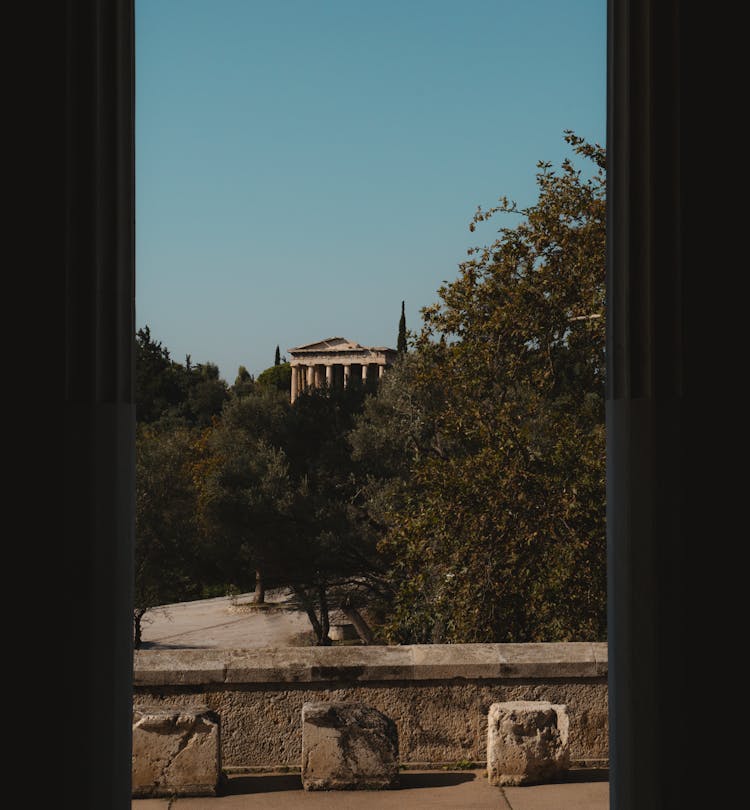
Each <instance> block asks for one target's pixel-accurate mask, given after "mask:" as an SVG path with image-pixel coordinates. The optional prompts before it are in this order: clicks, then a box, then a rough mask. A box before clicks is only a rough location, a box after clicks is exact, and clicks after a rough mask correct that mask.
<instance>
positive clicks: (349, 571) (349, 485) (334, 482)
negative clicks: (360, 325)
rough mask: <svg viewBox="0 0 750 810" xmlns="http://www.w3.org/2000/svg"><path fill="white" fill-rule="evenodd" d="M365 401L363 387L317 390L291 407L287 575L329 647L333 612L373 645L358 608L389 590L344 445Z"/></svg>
mask: <svg viewBox="0 0 750 810" xmlns="http://www.w3.org/2000/svg"><path fill="white" fill-rule="evenodd" d="M366 398H367V393H366V391H364V390H363V389H362V388H349V389H345V390H338V389H333V390H327V389H314V390H312V391H309V392H304V393H303V394H301V395H300V397H298V398H297V399H296V400H295V403H294V406H293V407H292V416H293V419H292V422H291V430H292V433H291V436H290V438H289V442H288V445H287V447H288V459H289V465H290V474H291V475H292V477H293V479H294V481H295V484H296V492H295V497H294V499H293V503H292V519H293V531H294V533H295V543H296V545H295V553H294V556H293V558H291V559H290V560H289V562H288V563H287V567H286V570H285V572H284V577H285V581H286V582H287V583H288V584H289V585H290V587H291V588H292V590H293V592H294V594H295V596H296V597H297V602H298V605H299V606H300V607H301V608H302V609H303V610H305V612H306V613H307V615H308V618H309V619H310V624H311V625H312V627H313V630H314V632H315V636H316V643H317V644H321V645H326V644H330V639H329V637H328V630H329V613H330V610H331V609H332V608H333V607H337V608H340V609H341V610H342V611H343V612H344V613H345V614H346V615H348V616H350V617H351V618H352V620H353V621H354V623H355V626H357V627H358V632H359V633H360V635H361V637H362V640H363V641H364V642H365V643H371V642H372V639H373V634H372V631H371V630H370V629H369V626H368V624H367V622H366V620H365V619H364V617H363V616H362V614H361V613H360V609H361V608H364V607H367V608H369V609H370V610H380V609H382V605H383V603H384V602H385V601H387V599H388V597H389V595H390V593H391V590H390V585H389V583H388V579H387V572H386V569H385V567H384V566H383V565H382V562H381V559H380V555H379V554H378V552H377V541H378V533H377V531H376V530H375V527H374V525H373V523H372V522H371V521H370V520H369V518H368V516H367V513H366V512H365V510H364V509H363V506H364V499H363V490H362V488H361V486H360V481H359V476H358V474H357V470H356V464H355V462H354V461H353V460H352V457H351V450H350V447H349V444H348V442H347V436H348V434H349V432H350V431H351V429H352V427H353V425H354V420H355V418H356V415H357V414H358V413H360V412H361V410H362V407H363V403H364V401H365V399H366Z"/></svg>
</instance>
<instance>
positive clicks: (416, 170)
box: [136, 0, 606, 383]
mask: <svg viewBox="0 0 750 810" xmlns="http://www.w3.org/2000/svg"><path fill="white" fill-rule="evenodd" d="M605 56H606V2H605V0H566V2H560V0H544V2H542V0H515V2H507V0H475V1H474V2H470V3H465V2H460V0H452V1H451V2H446V1H445V0H366V1H365V0H317V2H313V0H307V1H304V0H263V2H261V0H136V184H137V191H136V278H137V293H136V305H137V308H136V322H137V325H138V326H143V325H144V324H148V325H149V326H150V327H151V331H152V334H153V335H154V336H155V337H156V338H157V339H159V340H161V341H162V342H163V343H164V344H165V345H166V346H167V347H168V348H169V349H170V351H171V353H172V356H173V357H174V358H175V359H176V360H179V361H184V356H185V354H186V353H190V354H191V356H192V359H193V361H194V362H204V361H208V360H210V361H213V362H215V363H218V365H219V368H220V370H221V373H222V376H223V377H224V378H225V379H227V381H228V382H230V383H231V382H233V381H234V378H235V376H236V373H237V367H238V366H239V365H240V364H243V365H245V366H246V367H247V368H248V370H249V371H250V372H251V373H253V374H256V375H257V374H258V373H259V372H260V371H262V370H263V369H264V368H266V367H267V366H269V365H271V364H272V362H273V355H274V350H275V348H276V345H277V344H279V346H280V347H281V351H282V353H284V352H285V351H286V349H288V348H289V347H291V346H296V345H299V344H301V343H309V342H311V341H314V340H318V339H320V338H325V337H330V336H333V335H342V336H344V337H347V338H349V339H351V340H356V341H359V342H360V343H363V344H365V345H389V346H395V343H396V334H397V327H398V319H399V314H400V307H401V300H402V299H404V300H405V301H406V318H407V325H408V327H409V328H411V329H414V328H417V327H418V325H419V310H420V308H421V307H423V306H425V305H427V304H429V303H432V302H433V301H435V300H436V297H437V296H436V290H437V288H438V287H439V286H440V284H441V283H442V281H443V280H446V279H452V278H455V276H456V274H457V266H458V263H459V262H460V261H462V260H463V259H464V258H465V257H466V249H467V248H468V247H469V246H471V245H473V244H476V243H480V242H481V243H485V242H489V241H491V240H492V238H493V233H494V230H495V228H496V226H494V225H492V224H490V225H487V226H485V227H484V229H479V230H478V231H477V233H476V234H470V233H469V231H468V224H469V222H470V220H471V216H472V214H473V212H474V211H475V209H476V206H477V205H482V207H488V206H490V205H492V204H493V203H494V202H495V201H496V200H497V198H498V197H499V196H500V195H502V194H505V195H508V196H509V197H512V198H514V199H516V200H518V201H519V203H530V202H532V201H533V200H534V198H535V184H534V176H535V172H536V162H537V161H538V160H540V159H545V160H551V161H553V162H559V160H560V159H561V158H562V157H563V156H564V155H565V154H567V150H566V146H565V144H564V142H563V139H562V135H563V130H564V129H568V128H569V129H574V130H575V131H576V132H577V133H579V134H580V135H583V136H585V137H586V138H588V139H589V140H592V141H597V142H598V143H604V137H605V97H606V96H605V88H606V64H605Z"/></svg>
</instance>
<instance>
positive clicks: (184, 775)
mask: <svg viewBox="0 0 750 810" xmlns="http://www.w3.org/2000/svg"><path fill="white" fill-rule="evenodd" d="M219 744H220V739H219V718H218V716H217V715H216V714H214V713H213V712H211V711H209V710H208V709H207V708H206V707H205V706H197V707H174V708H163V707H153V708H152V707H148V708H144V707H142V708H139V709H136V710H135V711H134V712H133V796H214V795H216V788H217V785H218V783H219V777H220V773H221V771H220V755H219V751H220V748H219Z"/></svg>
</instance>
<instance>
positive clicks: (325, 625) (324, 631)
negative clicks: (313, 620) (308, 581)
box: [318, 585, 331, 647]
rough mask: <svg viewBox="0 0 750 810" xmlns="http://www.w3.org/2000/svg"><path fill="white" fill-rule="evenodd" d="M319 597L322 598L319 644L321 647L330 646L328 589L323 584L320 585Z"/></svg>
mask: <svg viewBox="0 0 750 810" xmlns="http://www.w3.org/2000/svg"><path fill="white" fill-rule="evenodd" d="M318 598H319V600H320V630H321V635H320V641H319V642H318V644H319V645H320V646H321V647H330V646H331V639H330V638H329V637H328V631H329V630H330V629H331V623H330V619H329V617H328V598H327V597H326V589H325V587H324V586H323V585H321V586H319V587H318Z"/></svg>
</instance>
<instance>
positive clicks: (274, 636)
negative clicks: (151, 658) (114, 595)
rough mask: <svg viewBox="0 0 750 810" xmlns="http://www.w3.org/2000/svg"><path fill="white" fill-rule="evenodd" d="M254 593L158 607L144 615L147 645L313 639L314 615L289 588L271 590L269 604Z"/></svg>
mask: <svg viewBox="0 0 750 810" xmlns="http://www.w3.org/2000/svg"><path fill="white" fill-rule="evenodd" d="M252 599H253V595H252V594H250V593H245V594H240V595H238V596H231V597H230V596H219V597H216V598H214V599H199V600H197V601H195V602H178V603H177V604H174V605H162V606H161V607H158V608H153V609H152V610H150V611H148V613H146V615H145V617H144V619H143V649H144V650H169V649H185V648H187V649H191V648H192V649H211V648H214V649H215V648H220V649H221V648H223V649H233V648H243V649H246V648H248V647H286V646H294V645H299V644H306V645H309V644H310V643H311V640H312V630H311V628H310V621H309V619H308V618H307V615H306V614H305V613H304V612H302V611H300V610H295V609H294V608H293V607H292V605H291V604H290V601H289V593H288V592H287V591H286V590H285V589H277V590H273V591H267V592H266V602H267V604H266V606H265V608H257V607H253V606H252V605H251V604H250V603H251V602H252ZM332 619H334V620H335V617H332Z"/></svg>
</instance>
